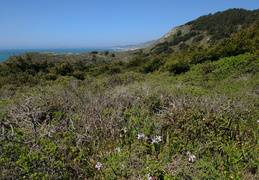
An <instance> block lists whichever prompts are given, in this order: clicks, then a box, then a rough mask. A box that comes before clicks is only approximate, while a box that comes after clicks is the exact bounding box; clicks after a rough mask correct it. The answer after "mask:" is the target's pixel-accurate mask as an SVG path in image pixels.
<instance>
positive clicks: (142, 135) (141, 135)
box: [138, 133, 148, 140]
mask: <svg viewBox="0 0 259 180" xmlns="http://www.w3.org/2000/svg"><path fill="white" fill-rule="evenodd" d="M138 139H142V140H147V139H148V137H146V136H145V134H142V133H141V134H138Z"/></svg>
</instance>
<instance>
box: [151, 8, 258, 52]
mask: <svg viewBox="0 0 259 180" xmlns="http://www.w3.org/2000/svg"><path fill="white" fill-rule="evenodd" d="M258 19H259V10H258V9H257V10H253V11H248V10H245V9H229V10H226V11H223V12H217V13H215V14H209V15H205V16H201V17H200V18H198V19H196V20H194V21H191V22H188V23H186V24H185V25H182V26H179V27H176V28H174V29H173V30H172V31H170V32H169V33H168V34H167V35H166V36H165V37H164V38H162V39H160V40H158V41H157V43H156V44H155V45H154V46H152V48H151V53H152V54H161V53H163V52H167V53H172V52H174V51H176V50H179V49H180V50H183V49H187V48H188V47H189V46H190V45H192V44H199V45H205V46H210V45H215V44H218V43H219V42H220V41H221V40H222V39H223V38H227V37H230V36H232V35H233V34H235V33H237V32H238V31H240V30H241V29H244V28H247V27H248V26H250V25H251V24H254V23H255V22H256V21H257V20H258Z"/></svg>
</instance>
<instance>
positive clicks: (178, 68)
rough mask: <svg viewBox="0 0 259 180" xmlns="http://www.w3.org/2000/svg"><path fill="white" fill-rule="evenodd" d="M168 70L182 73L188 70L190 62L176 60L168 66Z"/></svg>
mask: <svg viewBox="0 0 259 180" xmlns="http://www.w3.org/2000/svg"><path fill="white" fill-rule="evenodd" d="M168 70H169V72H171V73H174V74H182V73H185V72H187V71H189V70H190V64H189V63H188V62H183V61H181V62H178V63H175V64H173V65H171V67H169V69H168Z"/></svg>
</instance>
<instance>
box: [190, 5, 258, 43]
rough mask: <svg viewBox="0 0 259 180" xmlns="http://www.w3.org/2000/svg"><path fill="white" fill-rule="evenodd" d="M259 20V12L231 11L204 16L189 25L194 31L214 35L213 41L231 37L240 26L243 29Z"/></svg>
mask: <svg viewBox="0 0 259 180" xmlns="http://www.w3.org/2000/svg"><path fill="white" fill-rule="evenodd" d="M258 19H259V10H254V11H248V10H245V9H229V10H227V11H224V12H218V13H215V14H213V15H212V14H209V15H206V16H202V17H200V18H198V19H197V20H195V21H191V22H189V23H187V24H188V25H192V30H195V31H197V30H198V31H207V32H208V33H209V34H210V35H212V36H213V37H212V39H211V40H212V41H214V40H219V39H222V38H225V37H229V36H230V35H231V34H233V33H236V32H238V30H239V29H238V26H239V25H242V27H243V28H245V27H247V26H248V25H250V24H251V23H253V22H255V21H257V20H258Z"/></svg>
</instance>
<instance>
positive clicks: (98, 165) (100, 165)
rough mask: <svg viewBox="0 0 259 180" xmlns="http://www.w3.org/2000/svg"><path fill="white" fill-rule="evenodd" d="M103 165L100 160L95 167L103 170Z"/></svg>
mask: <svg viewBox="0 0 259 180" xmlns="http://www.w3.org/2000/svg"><path fill="white" fill-rule="evenodd" d="M101 167H102V164H101V163H99V162H98V163H97V164H96V165H95V168H96V169H97V170H98V171H100V170H101Z"/></svg>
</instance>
